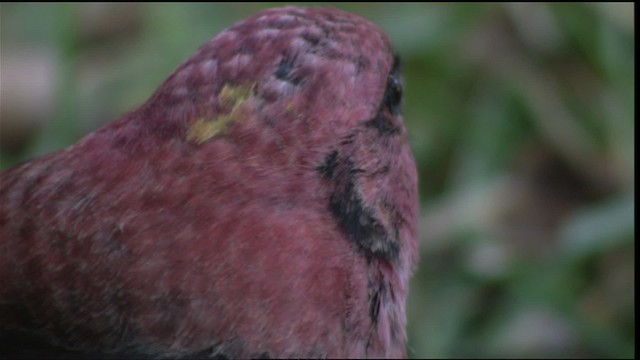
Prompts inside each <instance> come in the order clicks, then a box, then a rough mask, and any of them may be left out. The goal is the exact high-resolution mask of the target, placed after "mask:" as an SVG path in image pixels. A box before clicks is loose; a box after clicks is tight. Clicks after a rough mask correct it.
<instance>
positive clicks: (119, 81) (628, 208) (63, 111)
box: [0, 3, 635, 357]
mask: <svg viewBox="0 0 640 360" xmlns="http://www.w3.org/2000/svg"><path fill="white" fill-rule="evenodd" d="M277 5H281V4H185V3H179V4H91V3H86V4H82V3H81V4H62V5H60V4H58V5H52V4H44V5H43V4H3V5H2V7H1V12H0V15H1V17H0V34H1V43H0V65H1V73H0V75H1V78H0V84H1V85H2V86H1V90H2V91H1V94H0V95H1V97H0V100H1V105H2V106H1V114H0V115H1V122H0V155H1V157H0V167H2V168H6V167H7V166H10V165H12V164H15V163H16V162H18V161H22V160H25V159H27V158H29V157H32V156H35V155H39V154H43V153H46V152H50V151H53V150H55V149H59V148H62V147H64V146H66V145H68V144H70V143H72V142H74V141H76V140H78V139H79V138H80V137H81V136H82V135H83V134H86V133H88V132H89V131H92V130H94V129H96V128H97V127H99V126H100V125H102V124H105V123H106V122H108V121H110V120H112V119H115V118H116V117H117V116H119V115H120V114H122V113H123V112H125V111H127V110H128V109H130V108H132V107H133V106H136V105H138V104H141V103H142V102H143V101H144V100H146V98H147V97H149V96H150V94H151V93H152V91H153V90H154V89H155V88H156V87H157V86H158V85H159V84H160V83H161V82H162V81H163V80H164V78H165V77H166V76H167V75H168V74H169V73H170V72H171V71H172V69H173V68H175V67H176V66H177V65H178V64H179V63H180V61H182V60H184V59H185V58H186V57H187V56H189V55H190V54H191V53H192V52H193V51H194V50H195V49H196V48H197V47H198V46H199V45H200V44H202V43H204V42H205V41H207V40H208V39H209V38H211V37H212V36H214V35H215V34H217V33H218V32H219V31H220V30H222V29H223V28H225V27H227V26H229V25H231V24H232V23H233V22H235V21H237V20H240V19H242V18H245V17H246V16H248V15H251V14H253V13H255V12H256V11H257V10H259V9H261V8H265V7H271V6H277ZM336 6H338V7H340V8H343V9H345V10H348V11H352V12H355V13H359V14H361V15H363V16H365V17H367V18H368V19H370V20H372V21H374V22H376V23H377V24H379V25H380V26H381V27H383V28H384V29H385V30H386V32H387V33H388V34H389V36H390V37H391V38H392V40H393V42H394V44H395V46H396V50H397V52H398V53H399V54H400V55H401V57H402V59H403V68H404V77H405V86H406V89H405V94H406V99H405V104H404V114H405V121H406V123H407V127H408V129H409V132H410V140H411V143H412V145H413V148H414V151H415V155H416V158H417V161H418V167H419V174H420V191H421V197H422V198H421V200H422V215H421V241H422V250H421V263H420V267H419V269H418V273H417V275H416V277H415V278H414V279H413V282H412V288H411V296H410V299H409V303H408V314H409V319H408V322H409V325H408V326H409V338H410V343H409V346H410V355H411V356H413V357H493V356H498V357H525V356H526V357H544V356H561V357H631V356H633V354H634V350H635V341H634V337H635V324H634V322H635V309H634V290H635V289H634V287H635V285H634V265H635V256H634V239H635V236H634V231H635V227H634V220H633V218H634V212H635V202H634V172H635V157H634V142H635V136H634V130H635V125H634V110H635V109H634V95H635V81H634V75H635V73H634V62H635V55H634V52H635V44H634V43H635V35H634V22H635V18H634V9H633V6H634V5H633V4H619V3H601V4H597V3H588V4H583V3H580V4H578V3H571V4H566V3H565V4H544V3H534V4H415V3H411V4H401V3H390V4H342V3H341V4H336Z"/></svg>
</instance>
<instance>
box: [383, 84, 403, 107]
mask: <svg viewBox="0 0 640 360" xmlns="http://www.w3.org/2000/svg"><path fill="white" fill-rule="evenodd" d="M401 101H402V83H400V79H398V77H397V76H396V74H391V75H389V80H387V89H386V90H385V92H384V100H383V102H384V107H386V108H387V109H389V112H391V114H393V115H398V114H399V113H400V102H401Z"/></svg>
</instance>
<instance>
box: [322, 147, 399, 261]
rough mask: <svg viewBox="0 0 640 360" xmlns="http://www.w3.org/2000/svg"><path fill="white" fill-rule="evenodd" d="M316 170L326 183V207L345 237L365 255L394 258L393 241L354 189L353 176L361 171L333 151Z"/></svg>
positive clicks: (391, 236) (394, 244)
mask: <svg viewBox="0 0 640 360" xmlns="http://www.w3.org/2000/svg"><path fill="white" fill-rule="evenodd" d="M317 171H318V172H319V173H320V175H321V176H322V177H323V179H325V180H326V181H328V182H329V183H330V189H331V194H330V196H329V210H330V211H331V214H332V215H333V217H334V218H335V219H336V221H337V222H338V225H339V227H340V229H341V230H342V231H343V232H344V233H345V234H346V235H347V237H348V238H349V239H351V240H352V241H353V242H354V243H355V244H357V246H358V249H359V250H360V251H362V252H364V254H365V255H366V256H367V257H368V258H371V257H382V258H385V259H388V260H390V259H392V258H395V257H396V256H397V254H398V243H397V240H396V239H395V238H394V237H393V235H392V234H390V233H388V232H387V231H386V229H385V228H384V227H383V226H382V225H381V224H380V222H379V221H378V220H377V219H376V216H375V213H374V211H373V210H372V209H371V208H370V207H368V206H367V205H366V204H365V203H364V201H363V200H362V196H361V195H360V193H359V191H358V188H357V187H358V185H357V181H358V179H357V175H358V173H360V172H362V170H361V169H358V168H356V167H355V166H354V164H353V161H352V160H351V159H350V158H349V157H341V156H340V154H339V153H338V152H337V151H332V152H331V153H329V154H327V156H326V157H325V160H324V161H323V163H322V164H321V165H320V166H318V168H317Z"/></svg>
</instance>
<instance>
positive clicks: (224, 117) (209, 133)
mask: <svg viewBox="0 0 640 360" xmlns="http://www.w3.org/2000/svg"><path fill="white" fill-rule="evenodd" d="M254 86H255V84H254V85H251V86H242V85H230V84H225V85H224V86H223V87H222V89H221V90H220V94H218V102H219V103H220V105H222V107H224V108H230V110H229V112H228V113H226V114H221V115H219V116H218V117H216V118H215V119H210V118H206V117H202V118H199V119H197V120H195V121H194V122H193V123H192V124H191V126H190V127H189V130H188V131H187V140H188V141H193V142H195V143H197V144H202V143H204V142H205V141H207V140H209V139H211V138H213V137H214V136H217V135H220V134H222V133H223V132H224V131H225V130H226V128H227V126H229V124H230V123H231V122H233V121H235V120H237V118H238V109H239V108H240V107H241V106H242V105H243V104H244V103H245V102H246V101H247V100H248V99H249V98H250V97H251V95H252V94H253V89H254Z"/></svg>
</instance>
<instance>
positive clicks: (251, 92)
mask: <svg viewBox="0 0 640 360" xmlns="http://www.w3.org/2000/svg"><path fill="white" fill-rule="evenodd" d="M402 95H403V80H402V78H401V65H400V59H399V56H398V55H397V54H396V52H395V51H394V49H393V47H392V45H391V42H390V40H389V38H388V36H387V35H386V34H385V33H384V32H383V31H382V30H381V29H380V28H379V27H378V26H377V25H375V24H373V23H371V22H370V21H368V20H366V19H364V18H363V17H361V16H359V15H355V14H352V13H349V12H346V11H343V10H339V9H336V8H333V7H303V6H285V7H278V8H270V9H266V10H263V11H260V12H258V13H257V14H255V15H254V16H251V17H249V18H247V19H245V20H242V21H240V22H238V23H236V24H235V25H232V26H231V27H229V28H228V29H226V30H224V31H222V32H221V33H219V34H218V35H217V36H215V37H214V38H213V39H211V40H210V41H209V42H207V43H205V44H204V45H203V46H201V47H200V48H199V49H198V50H197V51H196V52H195V53H194V54H193V55H192V56H191V57H189V58H188V59H187V60H186V61H184V62H183V63H182V64H180V65H179V66H178V67H177V68H176V69H175V71H173V73H172V74H171V75H170V76H169V77H168V78H167V79H166V80H165V81H164V82H163V83H162V84H161V85H160V86H159V88H158V89H157V90H156V91H155V92H154V93H153V94H152V95H151V97H150V98H149V99H148V100H147V101H146V102H144V103H143V104H141V105H140V106H138V107H137V108H135V109H133V110H131V111H130V112H128V113H125V114H124V115H122V116H121V117H119V118H118V119H116V120H115V121H112V122H110V123H108V124H106V125H104V126H103V127H101V128H99V129H97V130H95V131H94V132H92V133H89V134H88V135H86V136H85V137H83V138H82V139H80V140H79V141H78V142H77V143H75V144H73V145H71V146H69V147H67V148H65V149H62V150H59V151H56V152H53V153H50V154H46V155H44V156H41V157H37V158H34V159H32V160H30V161H27V162H24V163H22V164H18V165H16V166H14V167H12V168H9V169H7V170H4V171H3V172H2V173H0V357H2V358H39V359H62V358H65V359H87V358H144V359H156V358H157V359H168V358H171V359H187V358H218V359H220V358H288V357H305V358H308V357H313V358H370V357H374V358H398V357H406V356H407V350H406V341H407V335H406V300H407V296H408V293H409V280H410V279H411V276H412V274H413V273H414V272H415V270H416V267H417V263H418V233H417V221H418V220H417V217H418V211H419V210H418V207H419V204H418V201H419V200H418V178H417V171H416V164H415V160H414V156H413V154H412V150H411V147H410V144H409V141H408V136H407V130H406V127H405V125H404V120H403V118H402V114H401V104H402Z"/></svg>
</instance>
